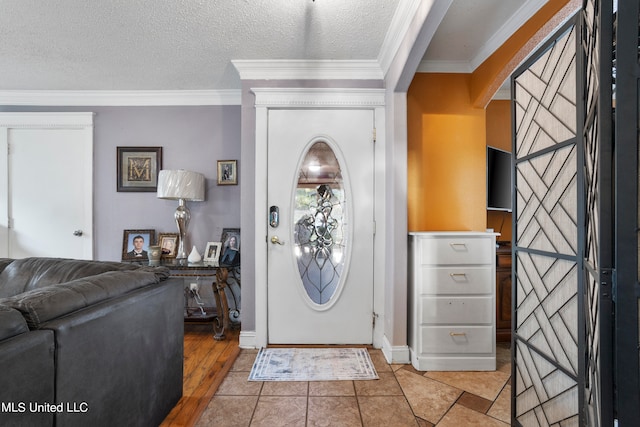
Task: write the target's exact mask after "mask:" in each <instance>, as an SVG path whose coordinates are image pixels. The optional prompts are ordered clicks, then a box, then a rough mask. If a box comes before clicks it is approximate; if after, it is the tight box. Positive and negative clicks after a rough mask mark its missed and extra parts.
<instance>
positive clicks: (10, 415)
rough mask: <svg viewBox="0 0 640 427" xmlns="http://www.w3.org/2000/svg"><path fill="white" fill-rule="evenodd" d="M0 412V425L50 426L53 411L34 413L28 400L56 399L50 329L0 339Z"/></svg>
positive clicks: (36, 401) (51, 400)
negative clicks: (0, 409) (0, 404)
mask: <svg viewBox="0 0 640 427" xmlns="http://www.w3.org/2000/svg"><path fill="white" fill-rule="evenodd" d="M0 371H1V372H2V374H1V375H0V402H2V404H3V405H5V406H4V408H5V409H6V408H7V405H9V407H10V410H3V411H0V425H2V426H52V425H54V414H53V413H52V412H34V411H32V410H31V409H30V408H29V404H31V403H41V404H42V403H53V402H54V399H55V395H54V390H55V385H54V380H55V377H54V375H55V368H54V343H53V332H52V331H30V332H28V333H25V334H21V335H18V336H14V337H13V338H9V339H6V340H4V341H1V342H0Z"/></svg>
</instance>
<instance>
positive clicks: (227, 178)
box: [218, 160, 238, 185]
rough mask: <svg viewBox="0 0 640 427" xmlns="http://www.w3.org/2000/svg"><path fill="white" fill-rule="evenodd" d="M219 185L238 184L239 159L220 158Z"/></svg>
mask: <svg viewBox="0 0 640 427" xmlns="http://www.w3.org/2000/svg"><path fill="white" fill-rule="evenodd" d="M218 185H238V161H237V160H218Z"/></svg>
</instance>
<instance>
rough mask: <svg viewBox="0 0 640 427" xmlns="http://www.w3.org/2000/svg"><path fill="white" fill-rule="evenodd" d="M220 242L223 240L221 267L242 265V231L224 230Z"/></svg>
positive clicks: (235, 229) (234, 229) (236, 229)
mask: <svg viewBox="0 0 640 427" xmlns="http://www.w3.org/2000/svg"><path fill="white" fill-rule="evenodd" d="M220 240H222V253H221V254H220V261H219V263H220V265H228V266H236V265H240V229H239V228H223V229H222V239H220Z"/></svg>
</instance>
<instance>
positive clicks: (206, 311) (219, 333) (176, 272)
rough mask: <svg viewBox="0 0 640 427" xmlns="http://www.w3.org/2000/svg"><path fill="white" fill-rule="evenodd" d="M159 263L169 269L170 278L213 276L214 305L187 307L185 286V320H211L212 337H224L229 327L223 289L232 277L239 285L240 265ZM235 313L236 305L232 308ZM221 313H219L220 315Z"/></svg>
mask: <svg viewBox="0 0 640 427" xmlns="http://www.w3.org/2000/svg"><path fill="white" fill-rule="evenodd" d="M161 265H163V266H165V267H168V268H169V269H170V274H171V277H172V278H187V277H189V278H197V277H210V278H215V279H213V280H212V282H211V288H212V290H213V296H214V298H215V304H216V306H215V308H214V307H204V306H199V307H196V309H195V310H194V308H193V307H189V305H188V301H189V298H190V297H191V295H190V293H191V292H192V291H191V289H189V287H188V286H187V287H185V302H184V304H185V312H184V319H185V322H211V323H212V324H213V331H214V336H213V338H214V339H216V340H218V341H221V340H224V339H225V335H224V332H225V330H228V329H229V328H230V327H231V318H230V311H229V303H228V301H227V295H226V291H225V289H226V288H227V286H228V280H229V279H230V278H232V279H234V280H235V281H236V282H237V283H238V285H240V266H239V265H237V266H230V265H221V266H213V265H211V264H207V263H204V262H198V263H187V264H180V263H179V262H177V261H163V262H162V263H161ZM234 311H236V314H237V307H235V308H234ZM220 314H221V315H220Z"/></svg>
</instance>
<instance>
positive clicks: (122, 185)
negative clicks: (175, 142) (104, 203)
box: [116, 147, 162, 192]
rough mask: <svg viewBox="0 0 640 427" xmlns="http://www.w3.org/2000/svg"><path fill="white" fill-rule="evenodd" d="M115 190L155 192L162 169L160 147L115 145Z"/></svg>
mask: <svg viewBox="0 0 640 427" xmlns="http://www.w3.org/2000/svg"><path fill="white" fill-rule="evenodd" d="M116 152H117V153H116V154H117V156H116V162H117V164H116V170H117V190H118V191H119V192H127V191H128V192H155V191H157V190H158V174H159V173H160V170H161V169H162V147H116Z"/></svg>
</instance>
